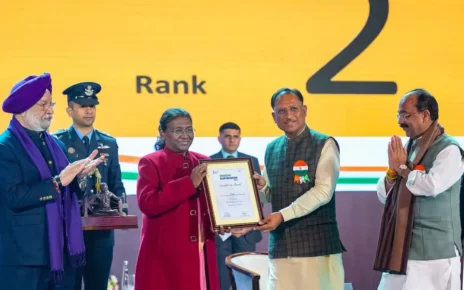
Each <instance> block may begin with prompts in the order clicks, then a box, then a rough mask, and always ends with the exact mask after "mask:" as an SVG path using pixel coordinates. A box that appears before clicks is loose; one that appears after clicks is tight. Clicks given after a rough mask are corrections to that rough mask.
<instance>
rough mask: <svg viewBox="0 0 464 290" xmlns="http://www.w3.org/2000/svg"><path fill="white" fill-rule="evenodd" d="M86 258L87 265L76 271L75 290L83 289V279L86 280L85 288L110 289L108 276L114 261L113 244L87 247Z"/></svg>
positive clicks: (93, 289)
mask: <svg viewBox="0 0 464 290" xmlns="http://www.w3.org/2000/svg"><path fill="white" fill-rule="evenodd" d="M86 260H87V263H86V265H85V266H84V267H82V268H79V269H78V270H77V272H76V283H75V286H74V290H81V289H82V280H84V289H85V290H106V289H108V278H109V276H110V271H111V263H112V261H113V246H100V247H96V246H91V247H88V248H86ZM121 271H122V267H121Z"/></svg>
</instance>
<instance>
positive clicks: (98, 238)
mask: <svg viewBox="0 0 464 290" xmlns="http://www.w3.org/2000/svg"><path fill="white" fill-rule="evenodd" d="M100 90H101V86H100V85H99V84H97V83H93V82H84V83H78V84H75V85H72V86H70V87H69V88H67V89H66V90H64V91H63V94H64V95H67V97H68V108H67V109H66V112H67V113H68V115H69V116H70V117H71V118H72V120H73V124H72V125H71V127H69V128H68V129H62V130H60V131H58V132H55V133H54V135H55V136H56V137H58V139H60V140H61V141H62V142H63V143H64V144H65V146H66V148H67V153H68V158H69V161H70V162H74V161H76V160H79V159H82V158H85V157H86V156H88V155H89V153H90V152H92V150H94V149H98V152H99V154H100V155H103V156H105V157H106V158H105V161H104V162H103V163H101V164H100V165H99V166H98V170H99V172H100V174H101V182H105V183H106V184H107V185H108V188H109V190H110V191H111V192H112V193H114V194H116V195H117V196H119V197H124V198H125V189H124V185H123V183H122V180H121V168H120V165H119V159H118V145H117V143H116V139H115V138H113V137H111V136H110V135H108V134H106V133H104V132H102V131H99V130H96V129H95V128H94V127H93V124H94V122H95V116H96V105H98V104H99V101H98V97H97V94H98V93H99V92H100ZM87 180H88V181H87V186H86V192H87V193H90V194H93V193H94V192H95V190H96V188H95V183H96V178H95V176H93V178H91V177H90V178H88V179H87ZM81 198H82V197H81ZM123 202H125V200H123ZM124 211H127V210H126V209H124ZM126 213H127V212H126ZM84 240H85V247H86V260H87V264H86V266H85V267H83V268H80V269H79V270H78V273H77V275H76V283H75V290H81V289H82V280H83V281H84V289H85V290H104V289H107V287H108V286H107V285H108V278H109V274H110V269H111V263H112V260H113V247H114V231H113V230H99V231H84Z"/></svg>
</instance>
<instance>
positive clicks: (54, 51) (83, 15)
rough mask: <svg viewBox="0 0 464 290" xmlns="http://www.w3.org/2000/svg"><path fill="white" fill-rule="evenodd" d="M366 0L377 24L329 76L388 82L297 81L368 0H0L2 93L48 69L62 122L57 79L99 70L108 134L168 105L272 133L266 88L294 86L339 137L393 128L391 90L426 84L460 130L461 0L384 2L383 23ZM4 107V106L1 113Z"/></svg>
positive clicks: (64, 82) (208, 126) (352, 26)
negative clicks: (147, 85) (386, 85)
mask: <svg viewBox="0 0 464 290" xmlns="http://www.w3.org/2000/svg"><path fill="white" fill-rule="evenodd" d="M71 2H73V3H71ZM371 2H379V3H380V4H379V5H377V6H376V7H374V8H375V9H374V11H373V14H372V15H374V16H375V17H374V18H375V19H374V21H373V25H372V26H370V27H368V28H366V32H367V34H369V33H371V34H372V33H374V34H375V35H377V34H378V36H377V37H376V38H375V39H374V40H373V41H372V42H371V43H370V44H369V43H367V44H369V45H368V46H367V47H366V49H365V50H364V51H363V52H362V53H357V52H354V54H355V56H356V55H358V54H359V55H358V56H357V57H355V58H354V59H353V60H352V61H351V62H350V63H349V64H348V65H347V66H346V67H345V68H344V69H343V70H342V71H341V72H340V73H337V74H336V75H335V77H334V78H333V80H346V81H391V82H394V83H396V86H397V91H396V92H393V93H391V92H390V93H388V94H372V93H369V94H357V93H350V94H346V93H338V92H337V93H329V94H325V93H322V94H319V93H308V91H307V88H306V83H307V81H308V79H309V78H310V77H312V76H313V75H314V74H315V73H316V72H317V71H318V70H319V69H321V68H322V67H324V66H325V65H326V64H327V63H328V62H329V61H330V60H331V59H332V58H333V57H335V56H336V55H337V54H339V53H340V52H341V51H342V50H343V49H344V48H345V47H346V46H347V45H348V44H349V43H350V42H351V41H352V40H353V39H354V38H355V37H356V36H357V35H358V34H359V32H360V31H361V30H362V29H363V27H364V25H365V24H366V21H367V19H368V15H369V2H368V1H366V0H332V1H315V0H314V1H302V0H298V1H296V0H288V1H273V0H272V1H270V0H255V1H221V0H219V1H217V0H197V1H188V0H180V1H160V0H156V1H153V0H143V1H142V0H130V1H129V0H127V1H90V0H80V1H58V0H54V1H47V0H45V1H8V4H5V5H4V8H5V9H1V10H0V25H1V27H2V29H1V30H0V38H1V39H2V41H1V43H2V45H0V65H1V70H0V96H1V97H2V98H3V97H6V96H7V95H8V93H9V90H10V89H11V87H12V86H13V84H14V83H15V82H16V81H18V80H19V79H21V78H23V77H25V76H26V75H28V74H38V73H42V72H44V71H47V72H50V73H51V74H52V77H53V85H54V100H55V101H57V102H58V105H57V107H56V110H55V115H56V119H55V121H54V124H53V125H52V130H56V129H58V128H60V127H67V126H69V123H70V120H69V119H68V117H67V115H66V114H65V107H66V102H65V96H63V95H61V92H62V91H63V89H65V88H66V87H67V86H69V85H71V84H73V83H75V82H80V81H96V82H99V83H100V84H101V85H102V87H103V90H102V92H101V93H100V95H99V98H100V101H101V105H100V106H99V107H98V118H97V124H96V126H97V127H98V128H100V129H102V130H103V131H107V132H109V133H110V134H112V135H114V136H153V135H154V134H155V128H156V126H157V124H158V120H159V117H160V115H161V113H162V112H163V111H164V110H165V109H166V108H168V107H173V106H180V107H184V108H186V109H187V110H189V111H190V112H191V113H192V114H193V117H194V123H195V128H196V130H197V133H198V135H199V136H214V135H216V134H217V128H218V126H219V125H220V124H221V123H223V122H225V121H229V120H232V121H236V122H238V123H239V124H240V125H241V126H242V128H243V134H244V135H246V136H272V135H277V134H280V132H279V130H278V129H277V128H276V126H275V124H274V123H273V121H272V119H271V118H270V112H271V108H270V105H269V99H270V96H271V95H272V93H273V92H274V91H275V90H277V89H278V88H279V87H281V86H290V87H296V88H298V89H300V90H301V91H302V92H303V93H304V96H305V97H306V104H307V105H308V107H309V116H308V123H309V124H310V125H311V126H312V127H314V128H316V129H318V130H321V131H324V132H326V133H329V134H333V135H336V136H385V135H391V134H393V133H399V132H401V131H400V130H398V126H397V125H396V119H395V115H396V108H397V104H398V100H399V98H400V97H401V95H402V94H403V93H404V92H406V91H408V90H410V89H412V88H416V87H423V88H425V89H427V90H429V91H431V92H432V93H433V94H434V95H435V96H436V97H437V98H438V101H439V104H440V116H441V118H440V119H441V122H442V123H443V125H444V126H445V127H446V129H447V131H448V132H449V133H451V134H453V135H460V136H464V129H463V126H462V118H461V108H463V107H464V106H463V105H464V100H463V98H462V93H463V90H462V85H461V82H462V80H463V79H464V69H463V68H464V54H463V53H462V52H463V51H464V39H463V37H462V28H463V26H464V22H463V20H462V15H461V14H462V13H461V12H462V11H463V10H464V1H462V0H449V1H446V3H444V2H443V1H441V2H440V1H425V2H424V1H419V0H409V1H404V0H393V1H389V13H388V19H387V21H386V23H385V26H384V27H383V29H382V30H381V31H380V32H379V33H376V32H375V30H376V29H377V30H379V25H380V27H381V26H382V25H381V24H382V23H381V20H378V19H381V18H382V17H381V15H382V14H385V12H386V9H385V7H386V5H385V4H388V1H386V0H383V1H371ZM382 3H384V4H383V5H384V6H382ZM376 19H377V20H376ZM379 23H380V24H379ZM376 25H377V28H376ZM372 31H374V32H372ZM367 38H369V37H367ZM365 40H366V37H364V41H365ZM367 42H369V41H367ZM360 46H363V44H358V45H357V48H359V47H360ZM364 46H365V45H364ZM355 50H356V49H355ZM345 58H346V56H345ZM337 66H339V64H337V63H336V64H335V65H334V67H337ZM193 75H195V76H196V77H197V80H198V82H200V81H205V84H204V85H203V86H202V88H203V89H204V90H205V91H206V94H202V93H201V92H200V91H198V92H197V93H196V94H194V93H193V92H192V88H191V87H190V88H189V91H188V94H184V91H183V89H181V90H180V92H179V93H177V94H175V93H173V92H171V93H169V94H160V93H157V92H156V91H155V88H153V89H154V92H153V94H149V93H147V91H146V90H144V89H142V91H141V93H137V90H136V89H137V88H136V77H137V76H149V77H150V78H151V79H152V85H154V86H155V87H156V85H155V83H156V82H157V81H160V80H163V81H168V82H170V84H171V85H172V82H173V81H175V80H177V81H181V80H186V81H188V82H189V83H191V80H192V76H193ZM320 83H321V82H320V80H318V79H315V80H314V84H316V85H318V84H319V85H320ZM165 88H166V87H164V89H165ZM170 89H171V90H172V87H171V88H170ZM323 90H324V89H323ZM345 92H346V91H345ZM9 118H10V116H8V115H6V114H3V113H2V114H0V125H1V126H2V127H5V126H6V124H7V122H8V120H9Z"/></svg>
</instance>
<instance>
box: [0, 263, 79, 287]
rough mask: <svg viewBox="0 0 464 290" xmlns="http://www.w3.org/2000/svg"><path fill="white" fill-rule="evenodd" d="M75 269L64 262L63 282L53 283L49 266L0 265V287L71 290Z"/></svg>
mask: <svg viewBox="0 0 464 290" xmlns="http://www.w3.org/2000/svg"><path fill="white" fill-rule="evenodd" d="M75 274H76V270H75V269H73V268H71V265H70V264H69V263H67V262H66V263H65V270H64V277H63V283H61V284H60V285H55V284H54V283H53V281H52V279H51V271H50V267H49V266H0V289H5V290H7V289H8V290H26V289H27V290H73V289H74V281H75V279H76V278H75Z"/></svg>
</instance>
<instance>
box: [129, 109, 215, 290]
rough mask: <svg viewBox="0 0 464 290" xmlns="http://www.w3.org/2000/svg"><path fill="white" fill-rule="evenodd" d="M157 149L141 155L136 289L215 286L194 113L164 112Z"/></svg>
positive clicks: (193, 289)
mask: <svg viewBox="0 0 464 290" xmlns="http://www.w3.org/2000/svg"><path fill="white" fill-rule="evenodd" d="M159 133H160V137H159V138H158V141H157V143H156V145H155V149H156V150H157V151H156V152H154V153H150V154H148V155H146V156H144V157H142V158H141V159H140V162H139V178H138V180H137V202H138V205H139V207H140V210H141V211H142V213H143V224H142V232H141V244H140V250H139V255H138V259H137V266H136V272H135V290H152V289H153V290H155V289H156V290H187V289H188V290H206V289H207V290H219V281H218V273H217V264H216V243H215V233H214V232H213V231H211V226H210V222H209V216H208V212H207V209H206V201H205V194H204V192H203V191H202V189H201V181H202V179H203V177H205V175H206V164H201V165H200V163H199V160H200V159H207V158H208V157H207V156H204V155H201V154H199V153H195V152H191V151H189V148H190V145H191V144H192V141H193V137H194V129H193V127H192V118H191V116H190V114H189V113H187V112H186V111H185V110H183V109H178V108H174V109H169V110H167V111H166V112H164V113H163V115H162V116H161V120H160V125H159Z"/></svg>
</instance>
